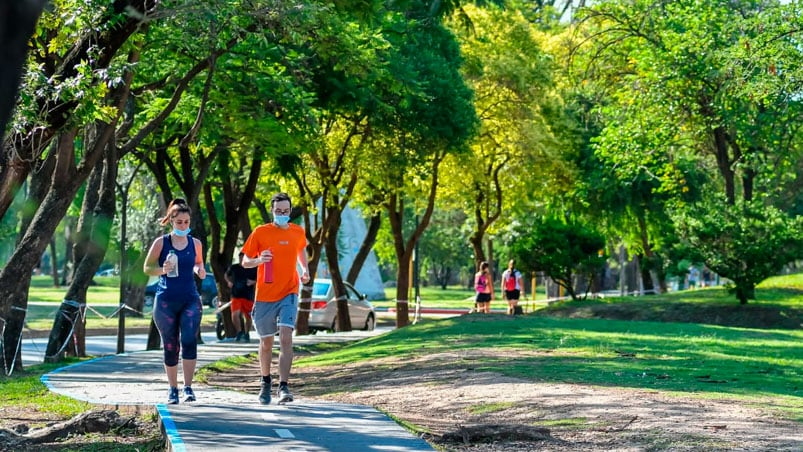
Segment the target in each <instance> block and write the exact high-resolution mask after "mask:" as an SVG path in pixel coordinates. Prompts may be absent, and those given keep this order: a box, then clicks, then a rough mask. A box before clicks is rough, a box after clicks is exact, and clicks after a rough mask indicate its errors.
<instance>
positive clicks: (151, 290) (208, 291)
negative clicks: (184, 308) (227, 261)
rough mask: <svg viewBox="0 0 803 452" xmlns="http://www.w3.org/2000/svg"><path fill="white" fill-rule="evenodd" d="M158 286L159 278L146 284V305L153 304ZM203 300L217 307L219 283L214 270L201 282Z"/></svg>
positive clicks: (207, 304)
mask: <svg viewBox="0 0 803 452" xmlns="http://www.w3.org/2000/svg"><path fill="white" fill-rule="evenodd" d="M157 286H159V279H158V278H157V279H156V280H155V281H154V282H152V283H151V284H148V285H147V286H145V306H153V298H154V297H155V296H156V288H157ZM201 302H202V303H203V304H204V305H206V306H209V307H210V308H217V284H215V275H213V274H212V272H207V273H206V278H204V280H203V281H202V282H201Z"/></svg>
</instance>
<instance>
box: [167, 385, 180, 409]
mask: <svg viewBox="0 0 803 452" xmlns="http://www.w3.org/2000/svg"><path fill="white" fill-rule="evenodd" d="M167 404H168V405H177V404H178V388H177V387H175V386H171V387H170V389H169V390H168V391H167Z"/></svg>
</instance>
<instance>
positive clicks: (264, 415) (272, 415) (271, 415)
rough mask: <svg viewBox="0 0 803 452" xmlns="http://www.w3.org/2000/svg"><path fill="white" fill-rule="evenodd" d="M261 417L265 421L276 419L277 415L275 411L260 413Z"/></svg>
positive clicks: (277, 418)
mask: <svg viewBox="0 0 803 452" xmlns="http://www.w3.org/2000/svg"><path fill="white" fill-rule="evenodd" d="M262 419H263V420H266V421H278V420H279V417H278V416H276V414H275V413H262Z"/></svg>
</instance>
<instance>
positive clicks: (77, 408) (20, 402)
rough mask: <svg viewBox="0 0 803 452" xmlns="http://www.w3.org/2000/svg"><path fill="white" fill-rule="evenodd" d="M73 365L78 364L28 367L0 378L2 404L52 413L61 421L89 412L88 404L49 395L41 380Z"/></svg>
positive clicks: (51, 393) (68, 362)
mask: <svg viewBox="0 0 803 452" xmlns="http://www.w3.org/2000/svg"><path fill="white" fill-rule="evenodd" d="M74 362H78V360H77V359H75V358H69V359H68V361H67V362H66V363H61V364H40V365H36V366H29V367H27V368H26V369H25V370H24V371H21V372H15V373H13V374H12V375H11V376H10V377H6V376H0V394H3V404H4V405H8V406H11V405H14V406H22V407H28V408H30V410H31V411H37V412H45V413H53V414H56V415H58V416H61V417H72V416H75V415H77V414H79V413H82V412H84V411H86V410H88V409H90V408H91V407H92V405H91V404H89V403H87V402H81V401H78V400H76V399H73V398H70V397H67V396H62V395H58V394H56V393H53V392H50V391H49V390H48V389H47V387H46V386H45V385H44V384H43V383H42V382H41V380H40V378H41V376H42V375H43V374H45V373H47V372H50V371H53V370H55V369H56V368H58V367H61V366H64V365H65V364H70V363H74ZM37 427H42V426H37Z"/></svg>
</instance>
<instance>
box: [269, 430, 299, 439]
mask: <svg viewBox="0 0 803 452" xmlns="http://www.w3.org/2000/svg"><path fill="white" fill-rule="evenodd" d="M273 431H274V432H276V434H277V435H279V438H295V435H293V434H292V433H291V432H290V430H287V429H286V428H277V429H273Z"/></svg>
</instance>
